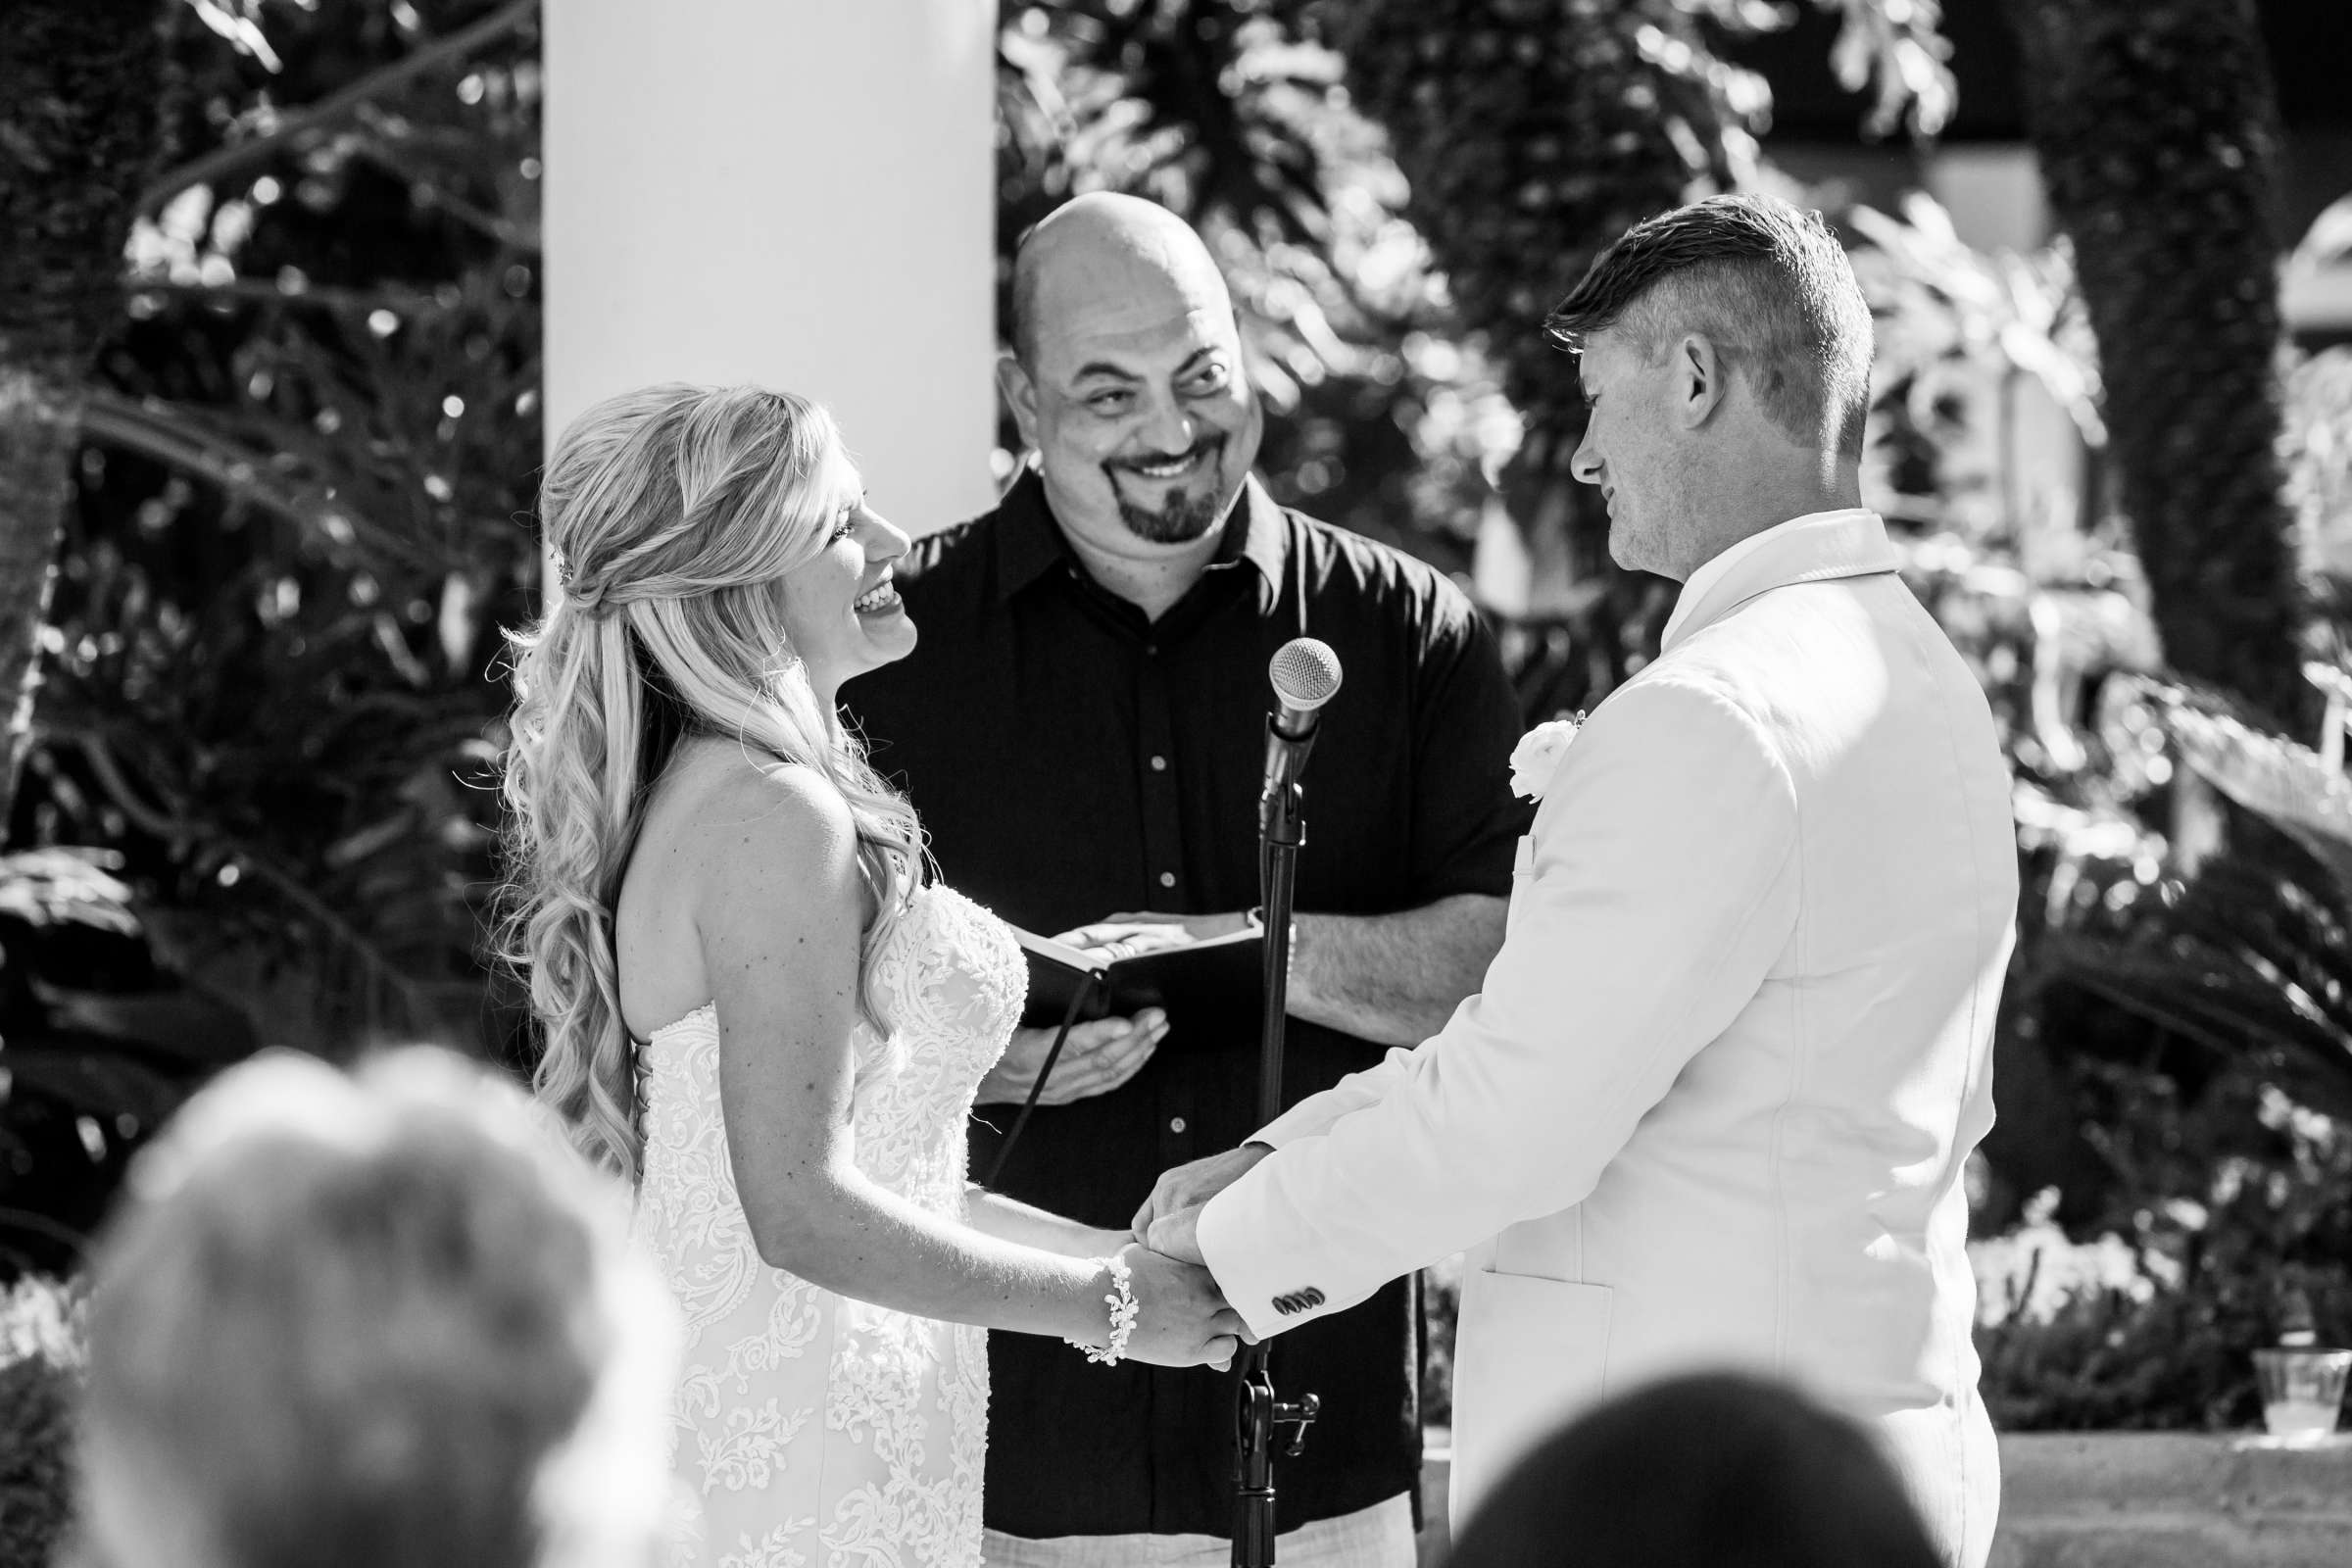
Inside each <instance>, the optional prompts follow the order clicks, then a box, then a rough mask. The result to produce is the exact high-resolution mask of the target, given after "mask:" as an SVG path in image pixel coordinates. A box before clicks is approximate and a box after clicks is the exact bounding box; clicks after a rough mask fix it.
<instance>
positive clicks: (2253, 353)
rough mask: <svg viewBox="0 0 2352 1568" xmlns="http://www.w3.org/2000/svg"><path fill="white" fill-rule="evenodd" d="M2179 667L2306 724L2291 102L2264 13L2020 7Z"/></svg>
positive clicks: (2122, 450) (2197, 2)
mask: <svg viewBox="0 0 2352 1568" xmlns="http://www.w3.org/2000/svg"><path fill="white" fill-rule="evenodd" d="M2009 15H2010V18H2011V20H2012V22H2013V23H2014V24H2015V25H2016V27H2017V30H2018V33H2019V41H2020V43H2021V44H2022V45H2023V49H2024V58H2025V68H2026V69H2025V74H2026V81H2027V91H2028V119H2029V123H2030V126H2031V129H2032V133H2033V138H2034V149H2035V151H2036V152H2037V153H2038V155H2039V157H2040V160H2041V172H2042V178H2043V181H2044V183H2045V185H2046V186H2047V188H2048V191H2049V199H2050V207H2051V211H2052V213H2053V215H2054V216H2055V217H2056V219H2057V221H2058V223H2059V226H2060V227H2061V228H2063V229H2064V230H2065V232H2066V234H2067V235H2068V237H2069V238H2070V239H2071V240H2072V241H2073V243H2074V249H2075V267H2076V271H2077V275H2078V277H2079V278H2080V281H2081V286H2082V297H2083V302H2084V304H2085V305H2086V307H2087V308H2088V312H2089V317H2090V324H2091V328H2092V330H2093V331H2094V332H2095V333H2096V335H2097V337H2098V343H2099V360H2100V368H2101V377H2102V379H2103V381H2104V382H2105V387H2106V392H2105V401H2106V417H2107V427H2108V431H2109V441H2110V446H2111V452H2112V459H2113V462H2114V464H2115V467H2116V473H2117V479H2118V492H2119V499H2120V500H2121V503H2122V506H2123V510H2124V513H2125V515H2127V516H2128V517H2129V518H2130V520H2131V527H2132V532H2133V535H2134V538H2135V540H2136V542H2137V545H2138V549H2139V556H2140V561H2141V563H2142V565H2143V567H2144V568H2145V570H2146V572H2147V578H2148V586H2149V590H2150V595H2151V597H2152V599H2153V601H2154V611H2155V620H2156V628H2157V632H2158V635H2159V636H2161V637H2162V639H2163V642H2164V651H2165V658H2166V660H2167V662H2169V663H2170V664H2171V665H2172V667H2173V668H2174V669H2176V670H2178V671H2179V672H2180V673H2181V674H2183V675H2185V676H2188V677H2190V678H2191V679H2194V680H2199V681H2203V682H2207V683H2210V684H2213V685H2216V686H2220V687H2223V688H2226V689H2227V690H2229V692H2231V693H2232V694H2234V695H2235V696H2237V697H2239V698H2242V699H2244V700H2245V701H2247V702H2249V703H2251V704H2252V705H2253V706H2254V707H2255V708H2256V709H2257V710H2259V711H2264V712H2266V713H2267V714H2268V715H2269V716H2270V717H2272V718H2273V719H2274V720H2278V721H2284V722H2290V723H2294V724H2295V725H2296V726H2297V727H2298V728H2300V727H2301V725H2302V722H2303V721H2304V720H2305V719H2307V718H2309V717H2310V716H2311V715H2312V714H2313V713H2314V712H2315V711H2316V709H2315V706H2314V698H2313V695H2312V693H2311V692H2310V690H2309V689H2308V688H2307V687H2306V685H2305V684H2304V682H2303V680H2302V677H2301V673H2300V671H2301V664H2302V658H2301V652H2300V649H2299V647H2298V636H2297V633H2298V631H2299V629H2300V627H2301V625H2302V622H2303V620H2304V618H2305V605H2304V598H2303V594H2302V590H2301V585H2300V582H2299V579H2298V573H2297V566H2296V551H2295V542H2294V534H2293V522H2292V517H2291V515H2290V514H2289V512H2288V510H2287V507H2286V504H2285V501H2284V499H2283V495H2282V490H2281V472H2280V467H2279V462H2278V438H2279V431H2280V417H2281V416H2280V390H2279V383H2278V347H2279V321H2278V246H2279V241H2278V230H2277V219H2278V215H2277V211H2276V208H2275V196H2274V182H2273V171H2274V164H2275V160H2276V158H2277V154H2278V110H2277V105H2276V103H2275V100H2274V96H2273V92H2272V86H2271V73H2270V62H2269V59H2268V57H2267V56H2266V54H2265V53H2264V49H2263V42H2262V36H2261V33H2260V31H2259V29H2258V27H2257V25H2256V20H2255V13H2254V6H2253V0H2009Z"/></svg>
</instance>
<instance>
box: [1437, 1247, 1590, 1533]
mask: <svg viewBox="0 0 2352 1568" xmlns="http://www.w3.org/2000/svg"><path fill="white" fill-rule="evenodd" d="M1616 1294H1617V1293H1616V1292H1614V1291H1612V1290H1610V1289H1609V1288H1608V1287H1607V1286H1605V1285H1571V1284H1567V1283H1565V1282H1563V1281H1560V1280H1547V1279H1541V1278H1538V1277H1537V1276H1535V1275H1532V1274H1496V1273H1493V1272H1491V1271H1480V1272H1476V1273H1472V1274H1470V1275H1469V1276H1467V1277H1466V1278H1465V1279H1464V1280H1463V1281H1462V1310H1461V1317H1460V1320H1459V1322H1458V1323H1457V1324H1456V1326H1455V1330H1454V1346H1453V1478H1452V1500H1451V1506H1452V1508H1453V1510H1454V1512H1453V1517H1454V1518H1455V1519H1456V1520H1457V1521H1458V1520H1464V1519H1467V1518H1468V1517H1469V1515H1470V1511H1471V1510H1472V1509H1474V1508H1476V1507H1477V1506H1478V1504H1479V1502H1480V1501H1481V1500H1483V1499H1484V1498H1485V1497H1486V1495H1488V1494H1489V1493H1491V1492H1492V1491H1493V1490H1494V1489H1495V1485H1496V1484H1497V1483H1499V1482H1500V1481H1501V1480H1502V1478H1503V1476H1504V1475H1505V1474H1507V1473H1508V1472H1509V1469H1510V1467H1511V1465H1512V1464H1513V1463H1515V1462H1516V1461H1517V1460H1518V1459H1519V1457H1520V1456H1521V1455H1522V1454H1524V1453H1525V1452H1526V1451H1527V1450H1528V1449H1529V1448H1532V1447H1534V1446H1536V1445H1537V1444H1538V1443H1540V1442H1542V1441H1543V1440H1544V1438H1546V1437H1549V1436H1550V1435H1551V1433H1552V1432H1553V1431H1554V1430H1556V1429H1557V1428H1558V1427H1560V1426H1562V1425H1563V1424H1565V1423H1566V1422H1567V1421H1569V1420H1571V1419H1572V1418H1574V1417H1575V1416H1577V1415H1580V1414H1582V1413H1583V1412H1584V1411H1586V1410H1588V1409H1590V1408H1591V1407H1592V1406H1593V1405H1594V1404H1596V1403H1598V1402H1599V1401H1600V1399H1601V1398H1602V1397H1604V1396H1605V1395H1606V1394H1607V1392H1608V1364H1609V1319H1610V1315H1611V1313H1612V1311H1613V1310H1614V1307H1615V1301H1616ZM1456 1528H1457V1529H1458V1528H1459V1526H1458V1525H1457V1526H1456Z"/></svg>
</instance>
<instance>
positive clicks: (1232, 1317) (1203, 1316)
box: [1103, 1244, 1249, 1371]
mask: <svg viewBox="0 0 2352 1568" xmlns="http://www.w3.org/2000/svg"><path fill="white" fill-rule="evenodd" d="M1119 1256H1120V1257H1121V1258H1122V1259H1124V1260H1125V1262H1126V1264H1127V1267H1128V1269H1129V1270H1130V1274H1129V1280H1128V1284H1129V1288H1130V1289H1132V1290H1133V1291H1134V1292H1135V1304H1136V1319H1135V1332H1134V1334H1133V1335H1131V1336H1130V1337H1129V1338H1128V1341H1127V1354H1128V1356H1129V1357H1130V1358H1132V1359H1134V1360H1138V1361H1149V1362H1151V1363H1152V1365H1154V1366H1213V1367H1215V1368H1217V1369H1218V1370H1219V1371H1223V1370H1224V1369H1226V1368H1227V1367H1230V1366H1231V1365H1233V1357H1234V1352H1235V1351H1236V1350H1238V1349H1239V1348H1241V1343H1242V1341H1243V1340H1244V1339H1245V1338H1246V1337H1247V1336H1248V1334H1249V1329H1248V1327H1247V1326H1246V1325H1245V1324H1244V1323H1243V1322H1242V1318H1241V1314H1240V1313H1238V1312H1236V1311H1234V1309H1233V1308H1231V1307H1229V1306H1227V1305H1226V1304H1225V1298H1224V1296H1223V1294H1222V1293H1220V1292H1219V1291H1218V1290H1217V1282H1216V1281H1215V1280H1213V1279H1211V1278H1210V1277H1209V1273H1208V1270H1206V1269H1204V1268H1201V1267H1200V1266H1199V1265H1197V1264H1193V1263H1180V1262H1178V1261H1176V1259H1174V1258H1172V1257H1163V1256H1161V1255H1160V1254H1159V1253H1157V1252H1154V1251H1152V1250H1151V1249H1150V1248H1148V1247H1144V1246H1142V1245H1140V1244H1131V1245H1130V1246H1128V1247H1127V1248H1126V1249H1125V1250H1122V1251H1121V1252H1120V1253H1119ZM1103 1310H1104V1314H1105V1327H1104V1334H1105V1337H1106V1338H1107V1335H1108V1323H1107V1315H1108V1312H1109V1308H1108V1307H1107V1306H1105V1307H1104V1308H1103Z"/></svg>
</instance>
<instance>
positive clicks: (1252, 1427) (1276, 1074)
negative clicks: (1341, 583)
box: [1233, 718, 1323, 1568]
mask: <svg viewBox="0 0 2352 1568" xmlns="http://www.w3.org/2000/svg"><path fill="white" fill-rule="evenodd" d="M1314 741H1315V732H1314V729H1313V727H1312V725H1311V723H1310V724H1309V725H1308V726H1307V728H1306V733H1305V734H1304V735H1299V736H1294V735H1290V734H1286V733H1285V732H1284V731H1283V729H1282V728H1281V726H1280V724H1279V723H1278V722H1277V721H1276V720H1274V719H1271V718H1269V719H1268V720H1267V721H1266V763H1267V766H1266V778H1267V784H1266V789H1265V793H1264V794H1263V795H1261V796H1260V797H1259V798H1258V805H1257V828H1258V854H1257V883H1258V898H1259V903H1260V905H1261V906H1262V907H1263V912H1264V917H1265V923H1266V924H1265V929H1266V947H1265V960H1266V970H1265V984H1266V1011H1265V1019H1264V1022H1263V1025H1262V1027H1261V1029H1260V1031H1259V1035H1258V1066H1257V1122H1258V1125H1259V1126H1261V1127H1262V1126H1264V1125H1265V1124H1266V1123H1268V1122H1270V1121H1272V1120H1273V1119H1274V1118H1275V1117H1277V1116H1279V1115H1281V1114H1282V1038H1283V1019H1284V1015H1285V1010H1286V1008H1287V1006H1288V1005H1289V998H1290V978H1291V907H1292V903H1293V900H1294V895H1295V892H1296V883H1297V875H1298V863H1299V845H1300V844H1302V843H1304V842H1305V840H1306V826H1305V821H1304V818H1303V816H1302V815H1301V813H1300V809H1299V807H1300V799H1299V772H1300V770H1301V769H1303V768H1304V767H1305V765H1306V754H1307V752H1308V750H1309V749H1310V748H1312V747H1313V745H1314ZM1266 1350H1267V1347H1266V1345H1265V1342H1263V1341H1260V1342H1259V1343H1257V1344H1255V1345H1251V1346H1248V1347H1246V1348H1244V1349H1243V1351H1242V1358H1241V1366H1240V1368H1239V1372H1238V1377H1237V1381H1236V1383H1235V1387H1234V1428H1235V1433H1234V1435H1235V1439H1236V1441H1237V1444H1238V1451H1237V1452H1236V1454H1235V1458H1234V1472H1235V1474H1234V1528H1233V1568H1273V1565H1274V1529H1275V1527H1274V1429H1275V1428H1276V1427H1278V1426H1292V1427H1295V1428H1296V1430H1295V1431H1294V1432H1293V1434H1292V1436H1291V1441H1290V1444H1289V1446H1288V1447H1287V1448H1286V1449H1285V1451H1286V1452H1288V1453H1291V1454H1297V1453H1298V1452H1299V1448H1300V1447H1301V1446H1303V1445H1304V1444H1305V1442H1306V1429H1307V1425H1308V1423H1310V1422H1312V1421H1313V1420H1314V1419H1315V1416H1316V1415H1317V1414H1318V1413H1319V1412H1320V1411H1321V1409H1322V1405H1323V1401H1322V1400H1321V1398H1319V1397H1317V1396H1315V1395H1312V1394H1306V1395H1301V1396H1299V1399H1298V1400H1297V1401H1296V1402H1295V1403H1286V1402H1284V1401H1282V1400H1280V1399H1277V1398H1276V1397H1274V1380H1273V1377H1272V1376H1271V1374H1269V1373H1268V1372H1267V1370H1266Z"/></svg>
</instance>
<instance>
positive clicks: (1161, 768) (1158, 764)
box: [1152, 757, 1168, 773]
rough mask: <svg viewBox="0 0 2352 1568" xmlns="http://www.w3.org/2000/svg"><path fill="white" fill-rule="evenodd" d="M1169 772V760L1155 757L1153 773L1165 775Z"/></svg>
mask: <svg viewBox="0 0 2352 1568" xmlns="http://www.w3.org/2000/svg"><path fill="white" fill-rule="evenodd" d="M1167 770H1168V760H1167V759H1166V758H1164V757H1154V758H1153V759H1152V772H1154V773H1165V772H1166V771H1167Z"/></svg>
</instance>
